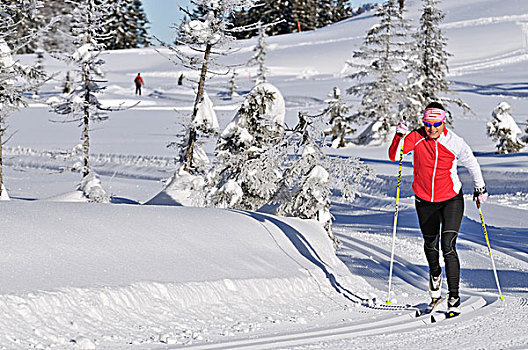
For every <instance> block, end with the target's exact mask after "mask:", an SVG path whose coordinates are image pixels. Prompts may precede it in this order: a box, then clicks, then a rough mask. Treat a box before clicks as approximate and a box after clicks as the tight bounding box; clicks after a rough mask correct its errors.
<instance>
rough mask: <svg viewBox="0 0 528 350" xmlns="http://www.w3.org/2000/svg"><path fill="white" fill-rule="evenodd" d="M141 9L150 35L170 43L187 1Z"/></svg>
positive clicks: (154, 0)
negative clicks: (147, 20) (148, 23)
mask: <svg viewBox="0 0 528 350" xmlns="http://www.w3.org/2000/svg"><path fill="white" fill-rule="evenodd" d="M368 2H375V1H374V0H351V1H350V4H351V5H352V6H358V5H360V4H364V3H368ZM142 3H143V9H144V10H145V12H146V13H147V17H148V19H149V21H150V34H153V35H155V36H157V37H158V38H159V39H161V40H163V41H166V42H172V40H173V39H174V34H173V33H174V30H173V29H171V28H170V26H172V24H173V23H179V22H180V20H181V18H180V11H179V10H178V9H179V5H182V6H183V7H185V6H187V5H189V0H143V1H142Z"/></svg>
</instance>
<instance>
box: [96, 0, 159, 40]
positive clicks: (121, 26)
mask: <svg viewBox="0 0 528 350" xmlns="http://www.w3.org/2000/svg"><path fill="white" fill-rule="evenodd" d="M107 3H109V4H112V6H111V11H110V12H109V13H108V15H106V18H105V19H106V21H105V22H106V23H107V24H106V25H105V26H106V28H105V32H106V33H112V35H111V36H110V37H109V38H108V39H107V40H104V41H103V44H104V45H105V49H107V50H118V49H130V48H135V47H139V46H147V45H148V35H147V25H148V23H149V21H148V20H147V16H146V14H145V11H144V10H143V7H142V5H141V1H139V0H113V1H107Z"/></svg>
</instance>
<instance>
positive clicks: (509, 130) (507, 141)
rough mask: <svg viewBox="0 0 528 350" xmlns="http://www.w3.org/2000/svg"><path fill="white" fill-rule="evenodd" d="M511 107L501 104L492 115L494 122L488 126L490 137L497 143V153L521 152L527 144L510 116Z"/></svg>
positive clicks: (505, 103) (504, 103)
mask: <svg viewBox="0 0 528 350" xmlns="http://www.w3.org/2000/svg"><path fill="white" fill-rule="evenodd" d="M510 111H511V106H510V105H509V104H508V103H507V102H501V103H499V104H498V105H497V107H495V108H494V109H493V111H492V113H491V115H492V117H493V118H492V120H491V121H490V122H489V123H488V124H487V125H486V126H487V130H488V136H489V137H491V138H492V139H493V141H495V142H497V153H499V154H508V153H517V152H519V151H520V150H521V149H522V148H523V147H524V146H526V144H525V143H524V142H523V141H522V140H521V135H522V131H521V129H520V128H519V126H518V125H517V123H516V122H515V120H514V119H513V117H512V116H511V114H510Z"/></svg>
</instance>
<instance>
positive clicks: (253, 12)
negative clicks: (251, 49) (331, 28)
mask: <svg viewBox="0 0 528 350" xmlns="http://www.w3.org/2000/svg"><path fill="white" fill-rule="evenodd" d="M259 4H260V6H255V7H252V8H250V9H244V10H241V11H237V12H236V13H235V14H234V15H233V16H232V18H231V21H232V23H233V24H234V25H236V26H246V25H255V24H257V23H258V22H262V23H266V24H268V23H277V25H276V26H273V27H272V28H270V29H269V31H268V34H269V35H272V36H273V35H278V34H286V33H294V32H297V31H299V27H300V28H301V31H307V30H312V29H315V28H321V27H324V26H326V25H329V24H331V23H335V22H338V21H341V20H343V19H345V18H348V17H350V16H352V15H353V13H352V8H351V7H350V6H349V4H348V1H347V0H261V1H259ZM257 34H258V32H257V31H256V30H250V31H246V32H237V33H235V36H236V37H237V38H238V39H245V38H250V37H253V36H255V35H257Z"/></svg>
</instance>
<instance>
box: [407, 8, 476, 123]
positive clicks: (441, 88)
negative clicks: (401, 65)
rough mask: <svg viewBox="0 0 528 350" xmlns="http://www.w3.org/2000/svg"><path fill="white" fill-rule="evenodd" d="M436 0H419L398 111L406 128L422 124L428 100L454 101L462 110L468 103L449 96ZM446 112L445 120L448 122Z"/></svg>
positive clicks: (467, 108) (443, 41)
mask: <svg viewBox="0 0 528 350" xmlns="http://www.w3.org/2000/svg"><path fill="white" fill-rule="evenodd" d="M437 5H438V1H437V0H423V8H422V15H421V17H420V24H419V27H418V29H417V32H416V33H415V34H414V35H413V38H414V43H413V46H414V47H413V49H412V50H411V51H410V52H412V53H413V55H411V57H410V60H409V75H408V79H407V82H406V88H405V89H404V92H405V93H404V100H403V103H402V107H403V108H402V111H401V114H402V115H403V116H405V117H406V120H407V123H408V124H409V126H410V127H412V128H416V127H419V126H421V125H422V112H423V109H424V108H425V106H427V105H428V104H429V103H430V102H434V101H437V102H440V103H442V104H443V105H444V106H445V105H452V104H455V105H457V106H458V107H460V108H462V110H463V111H469V106H468V105H467V104H466V103H464V102H463V101H462V100H460V99H457V98H450V97H448V95H450V94H451V92H450V89H449V82H448V81H447V78H446V76H447V73H448V71H449V69H448V64H447V61H448V58H449V57H450V56H451V54H450V53H449V52H447V51H446V46H447V39H446V37H445V36H444V35H443V33H442V30H441V28H440V24H441V23H442V21H443V20H444V17H445V14H444V13H443V12H442V11H441V10H440V9H439V8H438V7H437ZM450 119H451V118H449V115H448V120H447V122H448V123H451V120H450Z"/></svg>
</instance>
